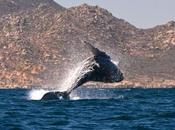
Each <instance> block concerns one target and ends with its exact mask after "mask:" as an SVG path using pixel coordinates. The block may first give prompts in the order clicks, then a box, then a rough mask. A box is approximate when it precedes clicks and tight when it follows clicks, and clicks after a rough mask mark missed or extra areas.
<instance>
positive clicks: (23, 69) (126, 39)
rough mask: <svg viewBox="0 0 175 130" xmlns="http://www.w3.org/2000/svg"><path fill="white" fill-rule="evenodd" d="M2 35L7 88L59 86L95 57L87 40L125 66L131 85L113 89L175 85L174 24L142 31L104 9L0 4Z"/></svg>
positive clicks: (2, 79)
mask: <svg viewBox="0 0 175 130" xmlns="http://www.w3.org/2000/svg"><path fill="white" fill-rule="evenodd" d="M0 30H1V31H0V87H2V88H3V87H4V88H7V87H11V88H14V87H26V86H27V87H31V86H35V87H37V86H38V87H45V86H50V87H57V86H59V84H60V83H61V81H62V80H64V79H65V77H66V76H67V73H68V72H69V71H70V70H71V69H73V68H75V67H76V66H77V63H79V62H81V61H82V60H83V59H85V58H87V57H88V56H89V55H91V53H90V52H89V50H88V49H87V48H86V47H85V45H84V43H83V42H82V41H83V40H86V41H89V42H90V43H92V44H93V45H94V46H95V47H98V48H99V49H101V50H104V51H106V53H108V54H110V55H111V57H112V58H113V60H114V61H116V62H119V66H120V68H121V70H122V71H123V72H124V76H125V80H124V81H122V82H121V83H115V84H110V86H111V85H112V86H114V87H128V86H129V87H140V86H144V87H165V86H166V87H169V86H175V69H174V68H175V58H174V57H175V22H174V21H169V22H167V23H166V24H164V25H158V26H156V27H154V28H149V29H139V28H137V27H135V26H133V25H131V24H130V23H128V22H126V21H125V20H123V19H118V18H116V17H114V16H113V15H112V14H111V13H110V12H108V11H107V10H105V9H102V8H100V7H99V6H90V5H87V4H83V5H80V6H77V7H72V8H68V9H67V8H64V7H62V6H61V5H58V4H57V3H55V2H54V1H53V0H0ZM100 85H101V84H100ZM101 86H106V84H102V85H101ZM107 86H108V85H107Z"/></svg>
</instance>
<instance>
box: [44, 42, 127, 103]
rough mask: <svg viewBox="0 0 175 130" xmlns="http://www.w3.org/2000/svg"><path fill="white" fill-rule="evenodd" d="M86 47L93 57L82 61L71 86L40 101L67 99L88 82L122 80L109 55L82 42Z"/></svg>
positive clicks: (47, 94) (51, 93) (120, 73)
mask: <svg viewBox="0 0 175 130" xmlns="http://www.w3.org/2000/svg"><path fill="white" fill-rule="evenodd" d="M84 42H85V44H86V46H87V47H88V48H89V49H90V51H91V52H92V53H93V56H91V57H89V58H87V59H85V60H84V61H83V67H82V69H81V70H80V73H79V74H78V75H77V77H76V79H75V81H74V82H73V83H72V86H71V87H70V88H69V89H68V90H67V91H64V92H59V91H54V92H48V93H46V94H44V96H43V97H42V99H41V100H54V99H69V98H70V97H69V95H70V93H71V92H72V91H73V90H74V89H76V88H78V87H79V86H81V85H82V84H84V83H86V82H88V81H98V82H105V83H113V82H120V81H122V80H123V79H124V77H123V73H122V72H121V71H120V69H119V68H118V67H117V65H116V64H114V63H113V62H112V61H111V58H110V56H109V55H107V54H106V53H105V52H103V51H101V50H99V49H98V48H95V47H94V46H92V45H91V44H90V43H88V42H86V41H84Z"/></svg>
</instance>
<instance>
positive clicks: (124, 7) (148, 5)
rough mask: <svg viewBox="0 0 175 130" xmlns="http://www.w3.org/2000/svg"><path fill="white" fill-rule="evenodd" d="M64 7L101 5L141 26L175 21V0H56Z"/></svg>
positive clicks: (119, 16)
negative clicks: (83, 4)
mask: <svg viewBox="0 0 175 130" xmlns="http://www.w3.org/2000/svg"><path fill="white" fill-rule="evenodd" d="M55 1H56V2H58V3H59V4H60V5H62V6H64V7H67V8H68V7H72V6H76V5H80V4H82V3H87V4H90V5H99V6H100V7H103V8H105V9H107V10H108V11H110V12H111V13H112V14H113V15H114V16H116V17H117V18H122V19H125V20H126V21H128V22H129V23H131V24H133V25H135V26H136V27H139V28H149V27H153V26H155V25H158V24H164V23H167V22H168V21H171V20H174V21H175V0H55Z"/></svg>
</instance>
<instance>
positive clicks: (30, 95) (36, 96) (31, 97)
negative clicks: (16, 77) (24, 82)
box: [28, 89, 49, 100]
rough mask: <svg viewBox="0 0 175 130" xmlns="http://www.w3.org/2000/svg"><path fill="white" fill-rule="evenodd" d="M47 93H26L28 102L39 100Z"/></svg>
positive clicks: (42, 91)
mask: <svg viewBox="0 0 175 130" xmlns="http://www.w3.org/2000/svg"><path fill="white" fill-rule="evenodd" d="M47 92H49V91H48V90H44V89H32V90H31V91H29V93H28V98H29V100H40V99H41V98H42V97H43V95H44V94H46V93H47Z"/></svg>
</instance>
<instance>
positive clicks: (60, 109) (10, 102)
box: [0, 88, 175, 130]
mask: <svg viewBox="0 0 175 130" xmlns="http://www.w3.org/2000/svg"><path fill="white" fill-rule="evenodd" d="M39 91H40V90H39ZM30 92H31V90H22V89H9V90H8V89H1V90H0V130H47V129H48V130H132V129H133V130H175V89H88V88H81V89H78V90H77V91H76V92H74V93H73V94H72V95H71V98H72V100H61V101H59V100H54V101H40V100H34V99H32V98H31V95H30V94H31V93H30ZM35 94H39V93H35ZM33 96H34V95H33ZM35 96H36V95H35Z"/></svg>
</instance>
